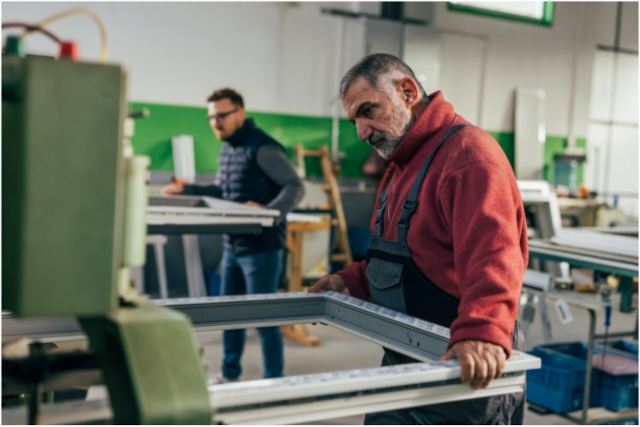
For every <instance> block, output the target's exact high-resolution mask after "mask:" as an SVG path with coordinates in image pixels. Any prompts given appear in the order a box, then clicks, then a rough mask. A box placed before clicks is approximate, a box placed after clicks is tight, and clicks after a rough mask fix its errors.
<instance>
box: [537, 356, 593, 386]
mask: <svg viewBox="0 0 640 427" xmlns="http://www.w3.org/2000/svg"><path fill="white" fill-rule="evenodd" d="M529 354H532V355H534V356H536V357H539V358H540V360H541V361H542V366H541V368H540V369H534V370H531V371H528V372H527V379H532V380H535V381H538V382H540V383H543V384H548V385H549V386H551V387H554V388H563V389H574V388H580V387H584V374H585V366H584V365H582V366H580V365H579V364H576V363H575V361H573V360H572V359H570V358H567V357H566V356H564V355H562V354H556V353H554V352H552V351H549V350H547V349H545V348H541V347H534V348H533V349H532V350H531V351H530V352H529Z"/></svg>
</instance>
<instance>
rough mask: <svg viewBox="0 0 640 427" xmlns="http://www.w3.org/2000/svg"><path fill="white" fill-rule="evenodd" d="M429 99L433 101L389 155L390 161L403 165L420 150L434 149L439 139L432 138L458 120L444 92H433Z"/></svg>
mask: <svg viewBox="0 0 640 427" xmlns="http://www.w3.org/2000/svg"><path fill="white" fill-rule="evenodd" d="M429 99H430V100H431V101H430V102H429V104H428V105H427V107H426V108H425V110H424V111H423V112H422V114H421V115H420V117H418V119H417V120H416V122H415V123H414V124H413V126H411V129H409V132H407V134H406V135H405V136H404V138H403V139H402V141H400V145H399V146H398V148H397V149H396V151H394V152H393V154H392V155H391V157H389V159H388V161H389V162H391V163H395V164H398V165H403V164H405V163H407V162H409V160H411V159H412V158H413V157H414V156H415V155H416V154H417V153H418V152H419V151H421V150H423V149H425V150H433V149H434V148H435V145H436V144H437V143H438V141H430V139H431V138H432V137H433V136H434V135H436V134H438V133H440V132H441V131H443V130H446V129H448V128H450V127H451V125H452V123H453V122H454V121H456V118H457V117H458V115H457V114H456V113H455V112H454V111H453V105H451V104H449V103H448V102H447V101H445V100H444V97H443V96H442V92H440V91H438V92H435V93H432V94H431V95H429ZM432 146H433V147H432Z"/></svg>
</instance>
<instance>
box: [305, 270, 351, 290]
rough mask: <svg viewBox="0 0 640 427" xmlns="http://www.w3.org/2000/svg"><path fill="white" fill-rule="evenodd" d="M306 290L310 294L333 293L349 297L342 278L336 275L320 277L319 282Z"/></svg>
mask: <svg viewBox="0 0 640 427" xmlns="http://www.w3.org/2000/svg"><path fill="white" fill-rule="evenodd" d="M307 290H308V291H309V292H311V293H316V292H324V291H335V292H340V293H343V294H346V295H350V294H349V289H347V285H346V283H344V280H342V277H340V276H338V275H337V274H327V275H326V276H322V277H321V278H320V280H318V281H317V282H316V283H314V285H313V286H311V287H310V288H309V289H307Z"/></svg>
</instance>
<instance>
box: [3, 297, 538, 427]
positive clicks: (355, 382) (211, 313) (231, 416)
mask: <svg viewBox="0 0 640 427" xmlns="http://www.w3.org/2000/svg"><path fill="white" fill-rule="evenodd" d="M152 303H154V304H157V305H160V306H165V307H171V308H173V309H175V310H178V311H180V312H181V313H183V314H185V315H186V316H188V317H189V318H190V319H191V322H192V323H193V326H194V328H196V330H197V331H207V330H221V329H222V330H223V329H230V328H234V329H235V328H248V327H260V326H276V325H285V324H296V323H314V322H318V323H323V324H326V325H329V326H333V327H336V328H338V329H341V330H343V331H346V332H349V333H351V334H353V335H356V336H359V337H361V338H364V339H366V340H369V341H372V342H375V343H377V344H380V345H382V346H384V347H386V348H389V349H392V350H395V351H397V352H399V353H402V354H405V355H407V356H410V357H412V358H414V359H416V360H419V361H422V362H426V363H414V364H406V365H395V366H386V367H380V368H367V369H357V370H351V371H342V372H330V373H323V374H312V375H299V376H293V377H285V378H278V379H266V380H257V381H244V382H240V383H230V384H222V385H216V386H211V387H209V391H210V394H211V404H212V407H214V408H215V409H216V411H217V413H216V415H215V417H214V420H215V421H216V422H223V423H225V424H258V423H260V424H262V423H267V424H271V423H274V424H283V423H300V422H310V421H318V420H322V419H327V418H333V417H339V416H348V415H357V414H363V413H367V412H377V411H382V410H392V409H401V408H410V407H416V406H422V405H429V404H435V403H442V402H451V401H458V400H466V399H474V398H479V397H487V396H494V395H498V394H505V393H516V392H522V391H523V390H524V384H525V380H526V379H525V374H524V371H526V370H529V369H538V368H539V367H540V363H541V362H540V359H538V358H536V357H534V356H531V355H528V354H525V353H521V352H518V351H515V350H514V351H513V352H512V356H511V357H510V358H509V360H507V362H506V363H505V370H504V372H505V375H504V376H503V377H502V378H499V379H497V380H494V381H493V382H492V383H491V385H490V386H489V387H488V388H486V389H481V390H473V389H471V388H470V387H469V386H468V385H463V384H461V383H460V375H461V373H460V366H459V364H458V361H457V360H448V361H436V362H434V361H433V360H435V359H437V358H438V357H439V356H440V355H442V354H443V353H444V352H445V351H446V349H447V345H448V342H449V329H448V328H444V327H442V326H439V325H435V324H433V323H430V322H426V321H424V320H421V319H417V318H415V317H412V316H408V315H406V314H403V313H398V312H396V311H393V310H390V309H387V308H384V307H380V306H378V305H375V304H371V303H368V302H366V301H362V300H359V299H356V298H352V297H350V296H347V295H344V294H340V293H336V292H325V293H318V294H310V293H305V292H299V293H282V294H259V295H242V296H227V297H200V298H176V299H164V300H153V301H152ZM7 320H9V322H7ZM58 322H59V323H57V325H56V324H51V322H50V321H49V322H46V321H44V320H40V321H38V322H36V323H33V322H31V323H28V319H27V321H26V322H25V321H20V320H16V319H11V318H7V319H5V320H4V322H3V323H4V324H3V336H7V335H14V336H15V335H22V336H27V337H29V338H31V339H36V338H38V337H40V338H44V339H46V340H59V339H58V338H55V337H54V335H55V334H56V333H58V334H59V335H62V336H63V337H64V338H67V339H70V338H71V337H73V338H76V339H77V337H78V336H79V335H80V336H81V335H82V331H81V329H80V328H79V327H78V326H77V324H75V328H74V324H73V322H69V319H66V320H65V319H60V320H58ZM38 328H39V329H38ZM56 329H57V332H56ZM105 407H108V403H105V402H103V404H96V403H92V404H91V405H86V416H85V418H86V419H83V422H89V421H95V418H96V417H97V418H101V417H102V418H104V416H105V413H107V412H109V411H106V412H105ZM53 409H54V408H53V407H52V410H53ZM79 410H80V409H79ZM46 413H47V411H44V412H43V414H46ZM7 415H10V414H8V413H7Z"/></svg>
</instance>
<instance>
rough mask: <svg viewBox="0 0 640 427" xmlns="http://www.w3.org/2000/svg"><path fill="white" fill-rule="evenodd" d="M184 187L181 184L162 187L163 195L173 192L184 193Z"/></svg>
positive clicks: (169, 194)
mask: <svg viewBox="0 0 640 427" xmlns="http://www.w3.org/2000/svg"><path fill="white" fill-rule="evenodd" d="M183 190H184V187H183V186H182V185H181V184H169V185H167V186H166V187H164V188H163V189H162V192H161V193H160V194H162V195H163V196H171V195H172V194H182V191H183Z"/></svg>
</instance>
